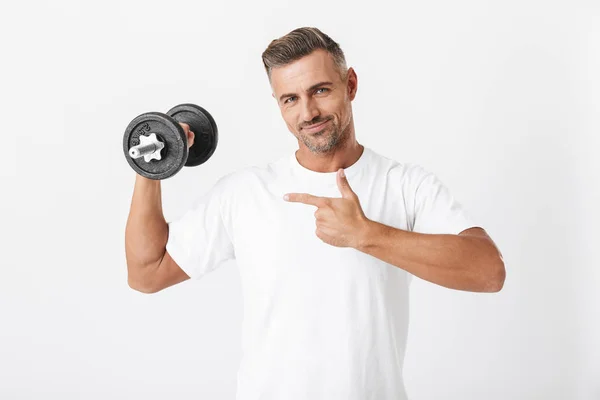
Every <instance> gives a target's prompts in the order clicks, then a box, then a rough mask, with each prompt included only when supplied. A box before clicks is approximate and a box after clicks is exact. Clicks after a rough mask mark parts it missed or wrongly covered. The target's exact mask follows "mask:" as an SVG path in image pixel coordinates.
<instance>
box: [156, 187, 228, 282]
mask: <svg viewBox="0 0 600 400" xmlns="http://www.w3.org/2000/svg"><path fill="white" fill-rule="evenodd" d="M225 189H226V185H225V180H224V179H223V178H221V179H220V180H219V181H217V183H216V184H215V186H213V187H212V188H211V189H210V190H209V191H208V192H206V193H205V194H204V195H202V196H201V197H200V198H199V199H197V200H196V202H195V203H194V206H193V207H192V208H190V209H189V210H188V211H187V212H186V213H185V214H183V216H181V217H179V218H178V219H176V220H174V221H172V222H169V223H168V225H169V237H168V240H167V251H168V252H169V255H170V256H171V257H172V258H173V260H174V261H175V262H176V263H177V265H179V266H180V267H181V269H183V271H184V272H185V273H186V274H188V275H189V276H190V278H192V279H199V278H201V277H202V276H204V275H205V274H207V273H209V272H211V271H212V270H214V269H216V268H217V267H219V265H221V264H222V263H223V262H225V261H228V260H233V259H235V252H234V246H233V243H232V240H231V236H230V233H229V232H228V227H227V226H226V224H225V223H224V220H223V215H222V212H223V203H225V202H226V198H225V196H226V195H225V193H226V190H225Z"/></svg>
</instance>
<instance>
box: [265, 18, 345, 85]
mask: <svg viewBox="0 0 600 400" xmlns="http://www.w3.org/2000/svg"><path fill="white" fill-rule="evenodd" d="M317 49H323V50H325V51H327V52H328V53H329V54H330V55H331V57H332V58H333V62H334V64H335V65H336V66H337V68H338V69H339V73H340V76H341V77H342V79H345V77H346V72H347V70H348V68H347V66H346V58H345V57H344V52H343V51H342V49H341V48H340V45H339V44H337V43H336V42H335V41H334V40H333V39H331V38H330V37H329V36H327V35H326V34H325V33H323V32H321V31H320V30H319V29H317V28H312V27H303V28H297V29H294V30H293V31H291V32H290V33H288V34H287V35H285V36H282V37H280V38H279V39H275V40H273V41H272V42H271V43H270V44H269V46H268V47H267V49H266V50H265V51H264V52H263V53H262V60H263V65H264V66H265V71H266V72H267V76H268V77H269V82H270V81H271V70H272V69H273V68H277V67H283V66H284V65H288V64H290V63H292V62H294V61H296V60H299V59H300V58H302V57H304V56H307V55H309V54H311V53H312V52H313V51H315V50H317Z"/></svg>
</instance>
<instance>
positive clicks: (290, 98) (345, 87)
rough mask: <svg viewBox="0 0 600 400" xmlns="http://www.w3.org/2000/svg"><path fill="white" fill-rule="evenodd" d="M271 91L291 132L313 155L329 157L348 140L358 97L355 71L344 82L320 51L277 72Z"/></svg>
mask: <svg viewBox="0 0 600 400" xmlns="http://www.w3.org/2000/svg"><path fill="white" fill-rule="evenodd" d="M271 88H272V89H273V97H274V98H275V99H276V100H277V104H278V105H279V109H280V110H281V115H282V116H283V119H284V121H285V123H286V125H287V127H288V129H289V130H290V132H291V133H292V134H293V135H294V136H295V137H296V138H298V140H300V141H301V142H302V143H304V145H305V146H306V147H307V148H308V149H309V150H310V151H311V152H313V153H318V154H323V153H328V152H330V151H331V150H333V149H335V148H337V147H339V146H340V145H341V144H343V143H344V142H345V141H346V140H347V139H348V135H349V134H350V131H349V130H348V127H349V126H350V123H351V122H352V107H351V101H352V100H354V96H355V94H356V74H355V73H354V71H353V70H352V68H350V69H349V71H348V74H347V77H346V79H345V80H342V77H341V76H340V71H339V69H338V68H337V67H336V65H335V63H334V62H333V58H332V57H331V56H330V55H329V53H327V52H326V51H324V50H316V51H314V52H312V53H311V54H309V55H308V56H306V57H303V58H301V59H300V60H297V61H294V62H293V63H291V64H289V65H285V66H283V67H279V68H274V69H273V70H272V71H271Z"/></svg>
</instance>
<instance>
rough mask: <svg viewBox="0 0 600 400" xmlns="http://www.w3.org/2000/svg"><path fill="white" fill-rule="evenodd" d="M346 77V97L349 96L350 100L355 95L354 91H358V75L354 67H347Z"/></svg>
mask: <svg viewBox="0 0 600 400" xmlns="http://www.w3.org/2000/svg"><path fill="white" fill-rule="evenodd" d="M346 79H347V81H348V97H349V98H350V101H352V100H354V98H355V97H356V92H357V91H358V77H357V76H356V72H355V71H354V68H352V67H350V68H348V77H347V78H346Z"/></svg>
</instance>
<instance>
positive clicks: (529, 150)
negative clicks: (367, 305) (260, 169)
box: [0, 0, 600, 400]
mask: <svg viewBox="0 0 600 400" xmlns="http://www.w3.org/2000/svg"><path fill="white" fill-rule="evenodd" d="M0 7H1V8H0V34H1V35H0V38H1V39H0V41H1V43H2V46H1V49H0V51H1V54H2V61H1V64H0V68H1V73H0V96H1V104H0V106H1V108H0V109H1V110H2V129H1V135H2V136H1V140H2V147H1V148H2V157H1V159H0V179H1V182H2V184H1V185H0V193H1V195H0V202H1V203H0V205H1V207H0V209H1V210H2V214H1V220H0V221H1V222H0V223H1V228H2V229H1V230H0V232H1V233H0V234H1V235H2V236H1V242H0V243H1V244H0V245H1V246H2V248H1V258H0V262H1V269H0V398H2V399H109V398H110V399H130V398H134V399H138V398H140V399H141V398H144V399H233V398H234V394H235V385H236V381H235V379H236V372H237V368H238V363H239V361H240V356H241V353H240V333H241V332H240V329H241V319H242V314H241V311H242V308H241V305H242V303H241V301H242V299H241V293H240V281H239V274H238V270H237V266H236V264H235V262H231V263H228V264H225V265H223V266H222V267H221V268H219V269H218V270H216V271H214V272H212V273H211V274H210V275H208V276H206V277H204V278H203V279H201V280H199V281H194V282H191V281H188V282H185V283H182V284H180V285H176V286H174V287H171V288H169V289H166V290H164V291H162V292H159V293H157V294H154V295H145V294H141V293H138V292H135V291H133V290H132V289H130V288H129V287H128V285H127V277H126V276H127V274H126V265H125V255H124V229H125V223H126V219H127V215H128V212H129V205H130V200H131V195H132V189H133V182H134V172H133V171H132V170H131V169H130V167H129V166H128V164H127V162H126V161H125V157H124V155H123V151H122V147H121V146H122V136H123V132H124V129H125V127H126V126H127V124H128V123H129V121H130V120H131V119H133V118H134V117H135V116H137V115H139V114H141V113H143V112H147V111H162V112H165V111H167V110H168V109H169V108H170V107H172V106H174V105H176V104H179V103H184V102H192V103H196V104H199V105H201V106H203V107H205V108H206V109H207V110H208V111H209V112H211V114H212V115H213V116H214V118H215V119H216V121H217V124H218V126H219V132H220V139H219V140H220V141H219V147H218V148H217V151H216V152H215V154H214V156H213V157H212V158H211V159H210V160H209V161H208V162H207V163H206V164H204V165H202V166H200V167H198V168H186V169H184V170H183V171H182V172H180V173H179V174H178V175H177V176H175V177H173V178H170V179H168V180H165V181H164V182H163V184H162V188H163V206H164V212H165V216H166V218H167V220H172V219H174V218H175V217H177V216H179V215H181V214H183V212H184V211H185V210H186V209H187V207H189V206H190V205H191V204H192V202H193V201H194V199H195V198H197V197H198V196H199V195H200V194H202V193H204V192H205V191H206V190H207V189H209V188H210V187H211V185H212V184H214V182H215V181H216V180H217V179H218V178H219V177H221V176H223V175H224V174H226V173H228V172H231V171H233V170H236V169H238V168H242V167H245V166H249V165H255V164H259V163H263V162H266V161H271V160H273V159H276V158H279V157H280V156H281V155H282V154H285V153H290V152H291V151H293V150H294V149H296V148H297V142H296V141H295V139H294V138H293V136H292V135H291V133H289V132H288V131H287V129H286V126H285V124H284V123H283V120H282V118H281V116H280V114H279V110H278V108H277V106H276V103H275V101H274V100H273V99H272V98H271V96H270V94H271V92H270V87H269V85H268V81H267V79H266V75H265V73H264V71H263V69H262V68H263V67H262V63H261V58H260V55H261V53H262V51H263V50H264V49H265V48H266V46H267V45H268V44H269V42H270V41H271V40H272V39H275V38H277V37H280V36H282V35H284V34H286V33H287V32H289V31H290V30H292V29H294V28H296V27H300V26H316V27H318V28H320V29H322V30H323V31H324V32H326V33H328V34H329V35H330V36H332V38H333V39H334V40H336V41H338V42H339V43H340V45H341V46H342V48H343V50H344V51H345V53H346V57H347V61H348V64H349V66H353V67H354V68H355V70H356V72H357V74H358V80H359V90H358V95H357V98H356V100H355V101H354V103H353V110H354V115H355V122H356V132H357V138H358V140H359V142H360V143H362V144H364V145H366V146H369V147H371V148H372V149H374V150H375V151H377V152H379V153H381V154H383V155H385V156H388V157H391V158H394V159H396V160H398V161H400V162H415V163H419V164H420V165H422V166H424V167H425V168H427V169H429V170H431V171H433V172H435V173H436V174H437V175H438V176H439V177H440V178H441V179H442V181H443V182H444V183H445V184H446V185H447V186H448V187H449V188H450V189H451V192H452V193H453V194H454V196H455V197H456V198H457V199H458V200H459V201H460V202H461V203H463V204H464V206H465V207H466V208H467V210H468V211H469V213H470V214H471V215H472V216H473V217H474V218H476V219H477V221H478V222H480V224H481V225H482V226H483V227H484V228H485V229H486V230H487V231H488V233H489V234H490V235H491V236H492V238H493V239H494V240H495V242H496V244H497V245H498V246H499V248H500V249H501V251H502V253H503V255H504V259H505V263H506V269H507V279H506V283H505V286H504V289H503V290H502V291H501V292H500V293H496V294H481V293H479V294H478V293H468V292H461V291H456V290H450V289H446V288H443V287H441V286H437V285H434V284H431V283H429V282H425V281H422V280H420V279H415V281H414V283H413V285H412V289H411V321H410V334H409V343H408V350H407V355H406V362H405V374H404V375H405V379H406V387H407V391H408V394H409V397H410V398H411V400H428V399H432V400H433V399H436V400H437V399H456V400H459V399H460V400H471V399H472V400H475V399H477V400H480V399H488V400H491V399H498V400H500V399H503V400H504V399H514V400H516V399H519V400H521V399H523V400H525V399H527V400H529V399H544V400H549V399H582V400H593V399H594V400H597V399H600V344H599V341H600V339H599V338H600V306H599V303H600V295H599V294H598V293H599V292H598V290H599V288H600V262H599V261H600V260H599V257H598V251H597V249H598V248H599V247H600V237H599V236H600V235H599V234H598V224H599V222H600V218H599V216H600V213H599V212H598V205H599V204H600V161H599V158H598V154H599V151H600V139H599V137H600V135H599V133H600V5H599V4H598V3H597V2H592V1H588V2H584V1H562V2H559V1H542V0H538V1H532V0H526V1H523V0H519V1H501V2H500V1H497V2H493V3H491V2H482V1H464V0H462V1H452V2H446V1H429V2H412V1H411V2H408V1H403V2H389V3H388V2H383V1H374V0H371V1H363V2H350V1H335V2H334V1H332V2H326V3H321V2H319V1H301V2H298V1H283V0H282V1H277V2H274V1H267V0H259V1H255V2H241V1H240V2H231V1H224V2H218V1H211V2H208V1H204V2H199V1H191V0H190V1H182V0H176V1H170V2H166V1H162V2H160V1H148V0H146V1H141V0H139V1H129V2H116V1H112V2H96V3H95V4H93V3H91V2H75V1H70V2H69V1H64V0H59V1H53V2H42V1H30V2H10V3H8V5H7V3H3V5H2V6H0Z"/></svg>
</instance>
